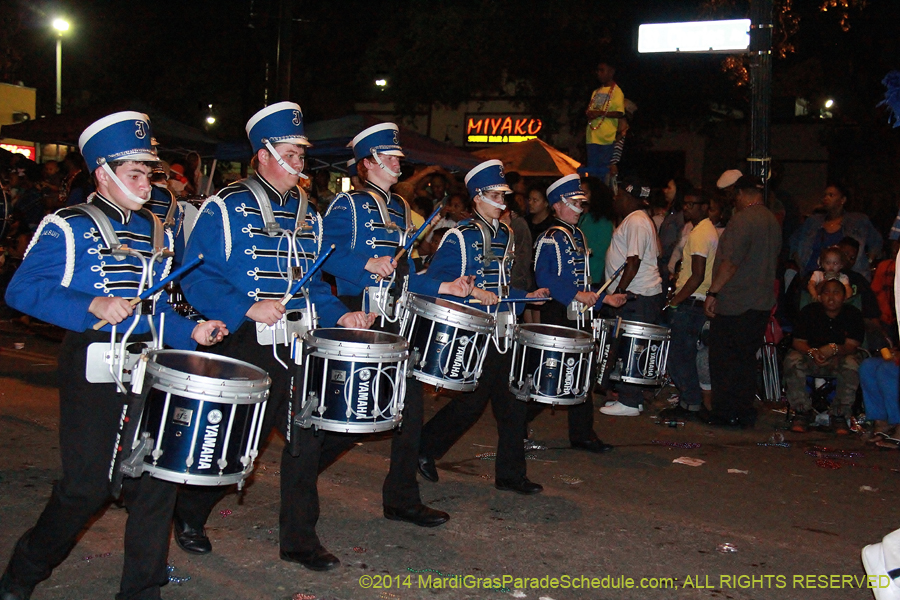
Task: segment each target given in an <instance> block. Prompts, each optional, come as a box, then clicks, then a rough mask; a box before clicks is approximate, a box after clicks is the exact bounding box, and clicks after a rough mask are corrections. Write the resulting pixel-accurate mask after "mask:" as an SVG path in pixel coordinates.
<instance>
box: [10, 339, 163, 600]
mask: <svg viewBox="0 0 900 600" xmlns="http://www.w3.org/2000/svg"><path fill="white" fill-rule="evenodd" d="M133 339H134V340H135V341H138V339H140V338H133ZM99 341H105V342H108V341H109V334H105V333H99V332H93V331H90V332H85V333H74V332H70V333H68V334H67V335H66V337H65V339H64V340H63V343H62V347H61V348H60V353H59V357H60V363H59V380H60V382H61V384H62V385H61V386H60V392H59V451H60V455H61V458H62V471H63V472H62V477H61V478H60V479H59V481H57V482H56V484H54V486H53V492H52V494H51V496H50V500H49V501H48V502H47V506H46V507H45V508H44V512H42V513H41V516H40V517H39V518H38V521H37V524H35V526H34V527H33V528H31V529H29V530H28V531H27V532H25V535H23V536H22V537H21V538H20V539H19V541H18V543H17V544H16V547H15V550H14V551H13V555H12V558H11V559H10V561H9V566H8V567H7V573H8V575H9V576H10V577H11V578H12V580H13V581H14V582H15V583H17V584H19V585H21V586H23V587H26V588H27V587H33V586H34V585H36V584H37V583H39V582H41V581H43V580H45V579H47V578H48V577H49V576H50V573H51V572H52V571H53V569H54V568H55V567H56V566H57V565H59V564H60V563H61V562H62V561H63V560H65V558H66V556H68V554H69V552H71V551H72V548H74V547H75V543H76V542H77V540H78V538H79V537H80V535H81V532H82V531H83V530H84V528H85V527H86V526H87V525H88V523H89V522H90V521H91V519H92V518H93V517H94V516H95V515H96V514H97V513H98V512H99V511H100V510H101V509H103V508H104V507H105V506H106V505H107V504H108V503H109V502H110V500H111V498H110V492H109V468H110V461H111V459H112V456H113V449H114V446H115V443H116V434H117V432H118V428H119V419H120V417H121V414H122V404H123V396H121V395H119V394H118V393H117V392H116V386H115V385H114V384H96V383H94V384H92V383H88V382H87V380H86V379H85V376H84V373H85V362H86V358H87V346H88V345H89V344H90V343H92V342H99ZM122 491H123V498H124V501H125V507H126V508H127V510H128V520H127V522H126V525H125V565H124V567H123V570H122V580H121V584H120V588H119V593H118V594H116V598H117V599H118V600H156V599H158V598H159V597H160V595H159V588H160V587H161V586H163V585H165V584H166V583H168V581H169V577H168V573H167V572H166V557H167V555H168V551H169V532H170V529H169V527H170V522H171V520H172V510H173V508H174V505H175V486H174V485H173V484H170V483H167V482H165V481H161V480H159V479H153V478H151V477H150V476H149V475H144V476H143V477H141V478H139V479H130V478H126V479H125V481H124V484H123V490H122Z"/></svg>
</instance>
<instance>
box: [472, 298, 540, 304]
mask: <svg viewBox="0 0 900 600" xmlns="http://www.w3.org/2000/svg"><path fill="white" fill-rule="evenodd" d="M547 300H552V298H501V299H500V300H498V301H497V302H546V301H547ZM467 302H468V303H469V304H483V302H482V301H481V300H479V299H478V298H469V299H468V300H467Z"/></svg>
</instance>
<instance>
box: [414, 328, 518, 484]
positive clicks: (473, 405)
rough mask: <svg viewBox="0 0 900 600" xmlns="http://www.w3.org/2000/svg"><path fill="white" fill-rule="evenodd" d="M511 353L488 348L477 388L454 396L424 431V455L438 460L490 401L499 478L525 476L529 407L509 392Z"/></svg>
mask: <svg viewBox="0 0 900 600" xmlns="http://www.w3.org/2000/svg"><path fill="white" fill-rule="evenodd" d="M510 359H511V352H507V353H506V354H500V353H498V352H497V351H496V348H494V347H493V345H489V346H488V350H487V357H485V360H484V367H483V370H482V375H481V379H480V380H479V383H478V388H476V389H475V391H473V392H465V393H462V394H460V395H458V396H456V397H454V398H453V399H452V400H450V402H448V403H447V405H446V406H444V407H443V408H442V409H441V410H440V411H438V413H437V414H436V415H434V416H433V417H432V418H431V420H430V421H428V423H426V424H425V426H424V427H423V428H422V447H421V454H422V455H424V456H427V457H429V458H432V459H439V458H441V457H442V456H444V454H446V453H447V451H448V450H450V448H452V447H453V445H454V444H456V442H458V441H459V439H460V438H461V437H462V436H463V435H464V434H465V433H466V432H467V431H468V430H469V429H470V428H471V427H472V425H474V424H475V423H477V422H478V419H480V418H481V415H482V414H483V413H484V409H485V407H486V406H487V403H488V401H490V402H491V406H492V408H493V411H494V418H495V419H496V420H497V435H498V440H497V463H496V470H495V475H496V477H497V479H511V480H518V479H521V478H523V477H525V474H526V465H525V446H524V445H523V444H522V432H523V431H524V430H525V415H526V412H527V406H528V405H527V404H526V403H525V402H522V401H521V400H517V399H516V397H515V396H513V394H512V392H510V391H509V377H508V374H509V365H510Z"/></svg>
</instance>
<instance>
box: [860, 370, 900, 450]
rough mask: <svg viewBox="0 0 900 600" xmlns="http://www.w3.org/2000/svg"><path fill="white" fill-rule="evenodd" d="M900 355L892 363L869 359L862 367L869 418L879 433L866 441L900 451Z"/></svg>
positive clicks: (864, 397) (864, 398)
mask: <svg viewBox="0 0 900 600" xmlns="http://www.w3.org/2000/svg"><path fill="white" fill-rule="evenodd" d="M898 360H900V354H898V353H897V352H894V353H893V356H892V357H891V359H890V360H885V359H883V358H881V357H880V356H878V357H874V358H869V359H866V360H864V361H863V363H862V364H861V365H860V366H859V382H860V385H861V386H862V392H863V403H864V404H865V407H866V418H867V419H868V420H870V421H874V422H875V431H874V433H873V435H872V436H871V437H870V438H869V439H868V440H866V441H868V442H870V443H874V444H875V445H876V446H879V447H881V448H890V449H892V450H897V449H898V448H900V390H898V380H900V366H898Z"/></svg>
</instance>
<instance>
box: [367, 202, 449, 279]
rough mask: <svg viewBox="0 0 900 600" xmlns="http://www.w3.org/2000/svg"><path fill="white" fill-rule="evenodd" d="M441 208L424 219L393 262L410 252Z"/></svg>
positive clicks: (440, 206)
mask: <svg viewBox="0 0 900 600" xmlns="http://www.w3.org/2000/svg"><path fill="white" fill-rule="evenodd" d="M442 207H443V205H441V204H439V205H438V207H437V208H436V209H434V212H433V213H431V216H430V217H428V218H427V219H425V222H424V223H423V224H422V226H421V227H419V229H418V230H417V231H416V232H415V233H414V234H413V235H412V236H411V237H410V238H409V240H408V241H407V242H406V245H405V246H403V247H402V248H401V249H400V252H398V253H397V254H396V255H395V256H394V260H400V259H401V258H403V255H404V254H406V253H407V252H409V251H410V250H412V247H413V244H415V243H416V240H417V239H419V236H420V235H422V233H423V232H424V231H425V229H426V228H428V227H430V226H431V224H432V223H431V222H432V221H433V220H434V218H435V217H436V216H437V215H438V213H439V212H441V208H442ZM383 279H384V277H382V276H381V275H379V276H378V279H377V281H381V280H383Z"/></svg>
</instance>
